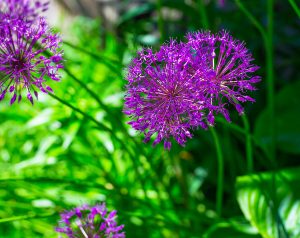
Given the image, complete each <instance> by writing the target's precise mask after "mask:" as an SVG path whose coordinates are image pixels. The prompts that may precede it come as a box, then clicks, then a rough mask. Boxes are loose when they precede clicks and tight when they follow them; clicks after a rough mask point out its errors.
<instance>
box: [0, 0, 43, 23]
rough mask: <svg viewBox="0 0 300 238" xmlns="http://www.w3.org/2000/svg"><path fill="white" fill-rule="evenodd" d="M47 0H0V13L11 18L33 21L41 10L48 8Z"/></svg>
mask: <svg viewBox="0 0 300 238" xmlns="http://www.w3.org/2000/svg"><path fill="white" fill-rule="evenodd" d="M48 5H49V1H39V0H1V2H0V15H9V16H10V18H13V19H22V20H24V21H26V22H33V21H34V20H35V19H37V18H38V15H39V14H40V13H41V12H44V11H46V10H47V9H48Z"/></svg>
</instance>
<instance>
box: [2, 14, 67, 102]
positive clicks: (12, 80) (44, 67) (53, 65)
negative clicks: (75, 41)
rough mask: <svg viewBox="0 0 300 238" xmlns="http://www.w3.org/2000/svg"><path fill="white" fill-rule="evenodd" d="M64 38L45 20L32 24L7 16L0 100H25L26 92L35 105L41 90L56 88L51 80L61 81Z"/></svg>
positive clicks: (3, 27) (3, 39) (4, 26)
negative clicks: (61, 44)
mask: <svg viewBox="0 0 300 238" xmlns="http://www.w3.org/2000/svg"><path fill="white" fill-rule="evenodd" d="M60 43H61V39H60V37H59V36H58V35H56V34H53V33H52V32H51V30H50V29H49V27H48V25H47V24H46V22H45V20H44V19H43V18H39V19H38V20H36V21H35V22H34V23H32V24H27V23H26V22H25V21H23V20H21V19H11V18H10V17H8V16H6V17H4V18H3V19H2V22H1V24H0V101H1V100H2V99H3V98H4V97H5V95H6V94H7V93H9V94H11V95H12V96H11V100H10V103H11V104H13V103H14V102H15V101H16V100H18V101H20V100H21V99H22V92H23V91H25V92H24V93H25V94H26V96H27V98H28V100H29V101H30V102H31V103H32V104H33V95H34V96H35V97H36V98H38V92H37V91H38V90H40V91H42V92H44V93H47V92H52V89H51V88H50V87H49V86H47V85H46V81H47V79H52V80H55V81H59V80H60V76H59V75H58V69H59V68H62V67H63V66H62V64H61V61H62V51H61V49H60Z"/></svg>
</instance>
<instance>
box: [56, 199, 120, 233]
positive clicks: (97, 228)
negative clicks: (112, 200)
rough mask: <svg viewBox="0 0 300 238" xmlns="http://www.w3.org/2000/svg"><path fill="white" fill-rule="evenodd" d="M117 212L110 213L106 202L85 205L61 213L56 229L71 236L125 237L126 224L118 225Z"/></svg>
mask: <svg viewBox="0 0 300 238" xmlns="http://www.w3.org/2000/svg"><path fill="white" fill-rule="evenodd" d="M116 214H117V211H112V212H111V213H109V214H108V213H107V208H106V206H105V204H104V203H103V204H98V205H95V206H92V207H91V206H88V205H83V206H81V207H76V208H74V209H72V210H70V211H65V212H63V213H61V214H60V217H61V220H60V221H59V226H58V227H56V228H55V230H56V231H57V232H59V233H64V234H66V235H67V236H68V237H70V238H73V237H78V238H79V237H82V238H104V237H107V238H125V233H124V232H123V231H122V230H123V228H124V225H120V226H118V225H117V222H116V221H115V219H116Z"/></svg>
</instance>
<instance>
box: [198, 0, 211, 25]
mask: <svg viewBox="0 0 300 238" xmlns="http://www.w3.org/2000/svg"><path fill="white" fill-rule="evenodd" d="M198 9H199V14H200V17H201V24H202V27H203V28H204V29H209V24H208V18H207V14H206V11H205V4H204V0H198Z"/></svg>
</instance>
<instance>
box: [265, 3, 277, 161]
mask: <svg viewBox="0 0 300 238" xmlns="http://www.w3.org/2000/svg"><path fill="white" fill-rule="evenodd" d="M267 13H268V14H267V15H268V25H267V42H266V45H265V47H266V54H267V83H268V106H269V109H270V118H269V123H270V129H271V130H270V133H271V138H272V143H271V151H270V153H271V158H272V159H273V160H274V161H276V134H275V118H276V117H275V100H274V94H275V89H274V81H275V80H274V68H273V0H268V2H267Z"/></svg>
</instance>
